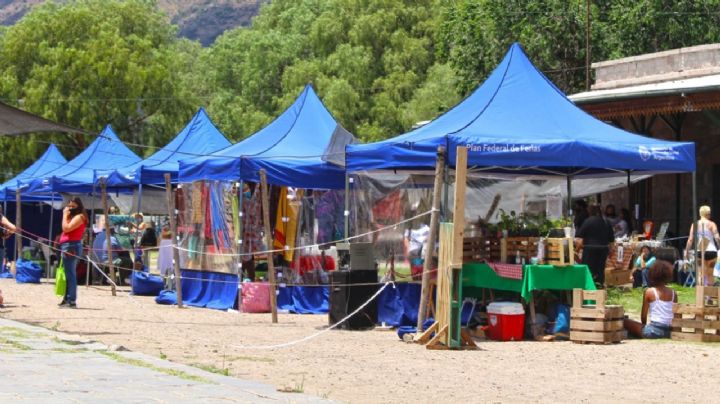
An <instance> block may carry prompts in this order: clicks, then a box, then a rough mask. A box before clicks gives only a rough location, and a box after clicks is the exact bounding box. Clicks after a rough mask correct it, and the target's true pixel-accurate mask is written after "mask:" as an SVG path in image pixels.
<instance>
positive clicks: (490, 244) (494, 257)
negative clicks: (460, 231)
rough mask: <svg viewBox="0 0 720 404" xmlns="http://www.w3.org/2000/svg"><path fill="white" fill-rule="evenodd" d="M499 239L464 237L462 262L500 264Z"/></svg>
mask: <svg viewBox="0 0 720 404" xmlns="http://www.w3.org/2000/svg"><path fill="white" fill-rule="evenodd" d="M500 252H501V251H500V239H499V238H497V237H482V236H475V237H464V238H463V262H478V261H492V262H501V260H500V259H501V254H500Z"/></svg>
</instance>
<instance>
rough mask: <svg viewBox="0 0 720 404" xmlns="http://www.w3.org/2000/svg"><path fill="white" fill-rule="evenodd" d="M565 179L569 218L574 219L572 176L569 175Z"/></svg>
mask: <svg viewBox="0 0 720 404" xmlns="http://www.w3.org/2000/svg"><path fill="white" fill-rule="evenodd" d="M565 178H566V179H567V217H568V218H572V216H573V210H572V176H571V175H568V176H566V177H565Z"/></svg>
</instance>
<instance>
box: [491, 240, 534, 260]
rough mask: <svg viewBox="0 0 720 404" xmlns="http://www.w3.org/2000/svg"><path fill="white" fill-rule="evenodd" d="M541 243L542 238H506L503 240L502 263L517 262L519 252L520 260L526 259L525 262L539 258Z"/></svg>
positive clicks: (501, 241) (501, 244) (501, 242)
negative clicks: (532, 258) (538, 252)
mask: <svg viewBox="0 0 720 404" xmlns="http://www.w3.org/2000/svg"><path fill="white" fill-rule="evenodd" d="M539 242H540V237H506V238H503V239H501V240H500V246H501V249H500V251H501V253H500V255H501V258H500V259H501V262H507V260H508V259H510V260H515V258H516V257H517V254H518V252H519V253H520V258H524V259H525V262H530V258H531V257H535V256H537V251H538V243H539ZM503 257H504V259H503Z"/></svg>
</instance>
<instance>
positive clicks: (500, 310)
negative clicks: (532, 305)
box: [487, 302, 525, 341]
mask: <svg viewBox="0 0 720 404" xmlns="http://www.w3.org/2000/svg"><path fill="white" fill-rule="evenodd" d="M487 314H488V325H489V328H488V330H487V336H488V337H489V338H490V339H493V340H496V341H521V340H522V339H523V330H524V329H525V310H524V309H523V306H522V304H521V303H511V302H496V303H490V304H489V305H488V307H487Z"/></svg>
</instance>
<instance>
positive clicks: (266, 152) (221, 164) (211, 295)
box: [178, 85, 354, 308]
mask: <svg viewBox="0 0 720 404" xmlns="http://www.w3.org/2000/svg"><path fill="white" fill-rule="evenodd" d="M352 141H354V137H353V136H352V135H351V134H350V133H349V132H347V131H346V130H345V129H344V128H343V127H342V126H341V125H339V124H338V123H337V122H336V121H335V119H334V118H333V117H332V115H331V114H330V112H328V110H327V109H326V108H325V106H324V105H323V103H322V101H320V98H318V96H317V94H316V93H315V91H314V90H313V88H312V86H310V85H307V86H305V88H304V89H303V91H302V93H301V94H300V95H299V96H298V98H297V99H296V100H295V101H294V102H293V104H292V105H290V106H289V107H288V108H287V109H286V110H285V111H284V112H283V113H282V114H280V115H279V116H278V117H277V118H276V119H275V120H273V121H272V122H271V123H270V124H268V125H267V126H266V127H264V128H263V129H261V130H259V131H258V132H256V133H254V134H253V135H251V136H250V137H248V138H247V139H245V140H243V141H241V142H239V143H237V144H234V145H232V146H230V147H227V148H225V149H223V150H220V151H218V152H215V153H212V154H211V155H210V156H208V157H197V158H191V159H187V160H182V161H180V174H179V176H178V182H181V183H182V182H193V181H198V180H220V181H238V180H244V181H253V182H259V181H260V179H259V172H260V170H261V169H265V170H266V173H267V181H268V183H270V184H274V185H279V186H290V187H298V188H314V189H341V188H343V187H344V184H345V171H344V169H343V168H342V167H341V165H342V164H343V160H342V156H343V155H344V149H345V145H346V144H348V143H350V142H352ZM215 275H217V276H224V277H226V278H227V279H225V282H230V283H232V282H236V281H237V275H228V274H215ZM190 282H193V281H192V280H187V281H186V280H183V293H185V292H187V293H188V295H189V296H195V295H196V294H193V293H192V292H191V291H192V290H201V289H202V290H205V289H208V291H207V292H203V293H201V294H200V295H199V296H202V299H194V300H192V301H189V302H188V304H191V305H195V306H206V307H211V306H212V304H210V303H209V302H211V301H212V300H213V299H215V298H216V297H217V296H223V295H224V294H225V293H227V288H223V286H222V285H223V284H222V283H219V284H207V285H204V284H203V282H202V281H200V282H194V283H193V284H190ZM186 289H187V290H186ZM209 289H213V290H209ZM234 293H235V294H237V288H235V289H234ZM227 301H228V302H232V301H234V299H227ZM212 307H213V308H217V307H214V306H212ZM223 308H227V307H223Z"/></svg>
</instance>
